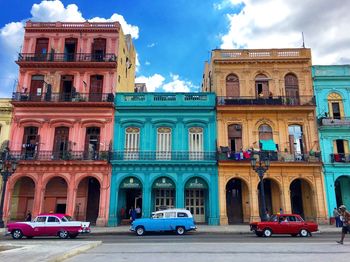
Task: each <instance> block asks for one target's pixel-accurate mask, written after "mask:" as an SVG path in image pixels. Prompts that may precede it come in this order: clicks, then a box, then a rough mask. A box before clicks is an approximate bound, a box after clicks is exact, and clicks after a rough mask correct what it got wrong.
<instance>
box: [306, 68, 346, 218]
mask: <svg viewBox="0 0 350 262" xmlns="http://www.w3.org/2000/svg"><path fill="white" fill-rule="evenodd" d="M312 76H313V83H314V90H315V95H316V102H317V116H318V123H319V136H320V147H321V151H322V159H323V163H324V177H325V185H326V195H327V201H328V212H329V216H332V211H333V209H334V208H335V207H339V205H341V204H344V205H346V206H347V207H348V208H350V155H349V141H350V65H334V66H313V68H312Z"/></svg>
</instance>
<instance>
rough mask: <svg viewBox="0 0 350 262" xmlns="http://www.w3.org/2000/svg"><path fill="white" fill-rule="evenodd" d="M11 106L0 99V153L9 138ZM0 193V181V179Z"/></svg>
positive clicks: (6, 101) (7, 100)
mask: <svg viewBox="0 0 350 262" xmlns="http://www.w3.org/2000/svg"><path fill="white" fill-rule="evenodd" d="M11 112H12V105H11V104H10V100H9V99H7V98H0V152H1V151H2V150H3V149H5V147H6V146H7V145H8V140H9V137H10V124H11ZM0 192H2V179H1V177H0Z"/></svg>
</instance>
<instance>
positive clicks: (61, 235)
mask: <svg viewBox="0 0 350 262" xmlns="http://www.w3.org/2000/svg"><path fill="white" fill-rule="evenodd" d="M68 235H69V234H68V232H67V231H66V230H61V231H60V232H58V236H59V237H60V238H62V239H66V238H68Z"/></svg>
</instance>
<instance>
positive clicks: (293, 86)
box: [284, 74, 299, 105]
mask: <svg viewBox="0 0 350 262" xmlns="http://www.w3.org/2000/svg"><path fill="white" fill-rule="evenodd" d="M284 86H285V89H286V97H287V98H288V100H287V102H288V103H289V104H292V105H295V104H297V102H298V99H299V84H298V78H297V77H296V76H295V75H294V74H287V75H286V76H285V77H284Z"/></svg>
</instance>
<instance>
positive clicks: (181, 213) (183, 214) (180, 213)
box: [177, 212, 188, 217]
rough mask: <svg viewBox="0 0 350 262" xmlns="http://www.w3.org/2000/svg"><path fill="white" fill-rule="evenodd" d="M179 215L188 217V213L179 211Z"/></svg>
mask: <svg viewBox="0 0 350 262" xmlns="http://www.w3.org/2000/svg"><path fill="white" fill-rule="evenodd" d="M177 217H188V215H187V214H186V213H183V212H179V213H177Z"/></svg>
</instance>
